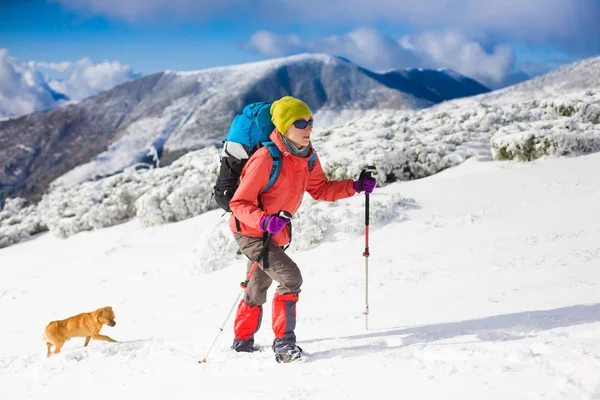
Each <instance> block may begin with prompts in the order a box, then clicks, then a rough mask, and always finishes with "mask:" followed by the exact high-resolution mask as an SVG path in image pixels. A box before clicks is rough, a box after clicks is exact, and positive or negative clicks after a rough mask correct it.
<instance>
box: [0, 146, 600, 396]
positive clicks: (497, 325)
mask: <svg viewBox="0 0 600 400" xmlns="http://www.w3.org/2000/svg"><path fill="white" fill-rule="evenodd" d="M599 170H600V154H592V155H588V156H584V157H579V158H561V159H543V160H538V161H535V162H532V163H526V164H523V163H512V162H503V163H499V162H490V161H488V160H486V159H481V158H480V159H470V160H468V161H466V162H465V163H464V164H461V165H459V166H457V167H454V168H451V169H449V170H446V171H444V172H442V173H440V174H437V175H435V176H432V177H429V178H425V179H421V180H416V181H410V182H399V183H394V184H391V185H389V186H387V187H385V188H382V189H378V191H376V193H375V194H374V195H373V201H375V200H376V199H377V196H378V195H379V196H384V195H385V194H391V193H401V194H402V196H404V197H406V198H412V199H414V202H413V204H414V206H413V207H405V208H404V209H403V211H402V213H400V215H399V216H398V217H397V218H396V219H395V220H393V221H391V222H381V223H379V224H377V225H375V226H373V227H372V231H371V238H370V239H371V254H372V255H371V257H370V259H369V263H370V265H369V275H370V288H369V303H370V309H371V315H370V318H369V330H366V329H365V318H364V316H363V315H362V311H363V308H364V258H363V257H362V255H361V254H362V250H363V247H364V237H363V236H360V235H346V236H341V237H338V238H336V240H334V239H333V237H330V238H329V239H328V240H325V241H324V242H323V243H322V244H320V245H318V246H316V247H313V248H310V249H308V250H304V251H297V252H295V253H294V254H293V258H294V259H295V260H296V261H297V262H298V264H299V265H300V266H301V269H302V271H303V274H304V282H305V284H304V287H303V292H302V294H301V297H300V302H299V303H298V328H297V331H296V333H297V336H298V339H299V344H300V346H302V347H303V348H304V350H305V351H306V352H307V353H308V357H307V358H306V360H305V361H304V362H300V363H296V364H289V365H279V364H277V363H275V361H274V358H273V354H272V352H271V351H270V349H268V348H267V349H266V350H265V351H262V352H259V353H255V354H237V353H234V352H232V351H231V350H230V349H229V345H230V343H231V340H232V328H231V320H230V321H229V324H228V325H227V327H226V329H225V332H224V333H223V334H222V336H221V338H220V339H219V341H218V342H217V345H216V347H215V348H214V349H213V352H212V353H211V354H210V357H209V359H208V363H206V364H198V363H197V360H199V359H201V358H202V357H203V356H204V355H205V353H206V351H207V349H208V347H209V345H210V343H211V342H212V340H213V338H214V337H215V335H216V334H217V331H218V327H219V326H220V324H221V323H222V322H223V319H224V317H225V316H226V314H227V312H228V311H229V308H230V307H231V305H232V303H233V301H234V299H235V297H236V295H237V294H238V291H239V288H238V286H237V284H238V282H239V281H240V280H242V279H243V270H244V267H243V264H244V262H243V261H242V260H241V259H238V260H236V261H235V262H233V263H230V264H229V265H226V266H225V267H224V268H220V269H217V270H216V271H212V272H205V269H201V268H198V267H197V265H198V263H197V260H198V259H199V258H202V253H203V252H204V251H206V247H207V242H208V239H207V238H209V237H210V235H211V234H212V233H213V232H214V230H215V227H218V226H221V225H222V223H223V222H222V220H221V213H220V212H219V211H212V212H208V213H206V214H203V215H200V216H198V217H195V218H193V219H189V220H185V221H182V222H178V223H174V224H168V225H163V226H157V227H150V228H143V227H141V226H140V225H139V222H137V221H132V222H129V223H127V224H124V225H119V226H114V227H110V228H106V229H100V230H97V231H92V232H80V233H78V234H76V235H73V236H71V237H69V238H68V239H64V240H61V239H58V238H56V237H54V236H52V235H50V234H41V235H39V236H38V237H37V238H36V239H34V240H31V241H28V242H25V243H21V244H17V245H14V246H11V247H8V248H5V249H1V250H0V399H10V400H19V399H42V398H46V399H54V398H60V399H81V398H85V399H86V400H92V399H107V398H117V399H200V398H204V399H244V400H251V399H261V400H265V399H295V400H300V399H311V400H312V399H365V398H372V397H374V396H377V397H379V398H391V399H396V398H401V399H461V400H467V399H477V400H480V399H486V400H489V399H502V400H505V399H541V398H543V399H590V400H591V399H596V400H597V399H600V269H599V268H598V267H599V265H600V225H599V224H598V221H599V220H600V218H599V217H600V211H598V204H600V181H599V180H598V172H597V171H599ZM363 199H364V197H363V196H355V197H354V198H352V199H349V200H346V201H347V202H348V203H349V204H350V205H351V206H352V207H355V208H357V209H359V210H360V208H361V207H363ZM332 207H333V206H332ZM356 215H357V214H354V216H353V217H352V218H356ZM359 218H360V217H359ZM348 223H349V224H353V223H356V221H348ZM295 234H296V235H301V232H299V231H298V232H295ZM105 305H111V306H113V307H114V310H115V313H116V321H117V325H116V326H115V327H114V328H110V327H105V328H103V331H102V332H103V333H104V334H108V335H110V336H111V337H113V338H115V339H117V340H118V341H119V342H118V343H103V342H96V341H92V342H91V344H90V346H88V347H87V348H84V347H83V339H73V340H71V341H70V342H67V344H66V345H65V347H64V348H63V352H62V353H61V354H59V355H57V356H52V357H51V358H49V359H47V358H46V357H45V345H44V343H43V342H42V341H41V340H40V335H41V333H42V330H43V328H44V326H45V325H46V324H47V323H48V322H49V321H51V320H55V319H62V318H66V317H68V316H71V315H74V314H77V313H80V312H84V311H91V310H94V309H96V308H99V307H102V306H105ZM271 340H272V333H271V330H270V307H269V304H267V307H265V315H264V318H263V327H262V329H261V331H259V333H258V335H257V342H258V344H260V345H264V346H268V345H269V344H270V342H271Z"/></svg>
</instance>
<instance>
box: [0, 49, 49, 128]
mask: <svg viewBox="0 0 600 400" xmlns="http://www.w3.org/2000/svg"><path fill="white" fill-rule="evenodd" d="M56 103H57V99H56V98H55V96H53V93H52V90H51V89H50V87H48V84H47V83H46V81H45V80H44V77H43V76H42V74H40V73H39V72H38V71H37V70H36V69H35V68H31V67H30V66H29V65H27V64H21V63H19V62H18V61H17V60H15V59H14V58H12V57H10V56H9V55H8V51H7V50H6V49H0V117H17V116H20V115H24V114H29V113H32V112H34V111H37V110H43V109H46V108H50V107H53V106H55V105H56Z"/></svg>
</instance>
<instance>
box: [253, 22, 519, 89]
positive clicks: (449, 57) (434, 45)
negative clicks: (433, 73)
mask: <svg viewBox="0 0 600 400" xmlns="http://www.w3.org/2000/svg"><path fill="white" fill-rule="evenodd" d="M247 48H249V49H252V50H255V51H257V52H259V53H261V54H263V55H266V56H270V57H280V56H287V55H291V54H297V53H302V52H315V53H327V54H331V55H335V56H341V57H345V58H347V59H349V60H350V61H352V62H354V63H356V64H358V65H360V66H362V67H365V68H369V69H371V70H376V71H377V70H386V69H396V68H407V67H415V68H416V67H423V68H451V69H453V70H455V71H457V72H459V73H461V74H463V75H466V76H469V77H471V78H473V79H476V80H478V81H480V82H481V83H483V84H485V85H487V86H490V87H493V88H497V87H501V86H505V85H507V84H512V83H515V81H517V80H524V79H526V78H527V77H528V75H526V74H524V73H522V72H520V71H515V70H514V64H515V58H514V52H513V49H512V47H511V46H510V45H508V44H498V45H496V46H494V47H493V49H491V51H486V50H485V49H484V47H483V46H482V45H481V44H480V43H479V42H478V41H476V40H474V39H472V38H469V37H467V36H466V35H464V34H462V33H460V32H458V31H444V32H424V33H420V34H415V35H408V36H405V37H403V38H401V39H400V40H398V41H395V40H393V39H392V38H390V37H388V36H384V35H382V34H380V33H379V32H377V31H375V30H373V29H366V28H361V29H357V30H354V31H352V32H350V33H348V34H347V35H342V36H330V37H327V38H324V39H311V40H307V41H302V40H301V39H300V38H298V37H297V36H295V35H294V36H279V35H276V34H273V33H270V32H267V31H260V32H257V33H255V34H254V35H253V36H252V38H251V39H250V41H249V42H248V43H247Z"/></svg>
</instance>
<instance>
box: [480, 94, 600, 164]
mask: <svg viewBox="0 0 600 400" xmlns="http://www.w3.org/2000/svg"><path fill="white" fill-rule="evenodd" d="M539 108H540V109H543V110H546V112H547V113H548V114H545V118H543V119H540V120H539V121H534V122H531V123H529V124H512V125H507V126H504V127H502V128H500V129H499V130H498V131H497V132H496V133H495V134H494V136H493V137H492V138H491V140H490V142H491V145H492V155H493V157H494V159H496V160H517V161H532V160H535V159H537V158H540V157H543V156H564V155H580V154H587V153H592V152H596V151H600V95H595V94H593V93H591V92H589V91H586V92H585V93H582V92H579V93H571V94H569V95H566V96H562V97H560V98H558V99H548V100H543V101H541V102H540V103H539Z"/></svg>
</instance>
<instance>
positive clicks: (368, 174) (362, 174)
mask: <svg viewBox="0 0 600 400" xmlns="http://www.w3.org/2000/svg"><path fill="white" fill-rule="evenodd" d="M375 171H376V168H375V167H373V166H367V167H365V169H363V170H362V171H361V172H360V176H359V177H358V181H359V189H361V190H362V189H363V182H364V180H365V178H371V174H372V173H374V172H375ZM369 255H370V254H369V193H365V251H364V252H363V256H364V257H365V311H364V312H363V314H364V315H365V329H366V330H369Z"/></svg>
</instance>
